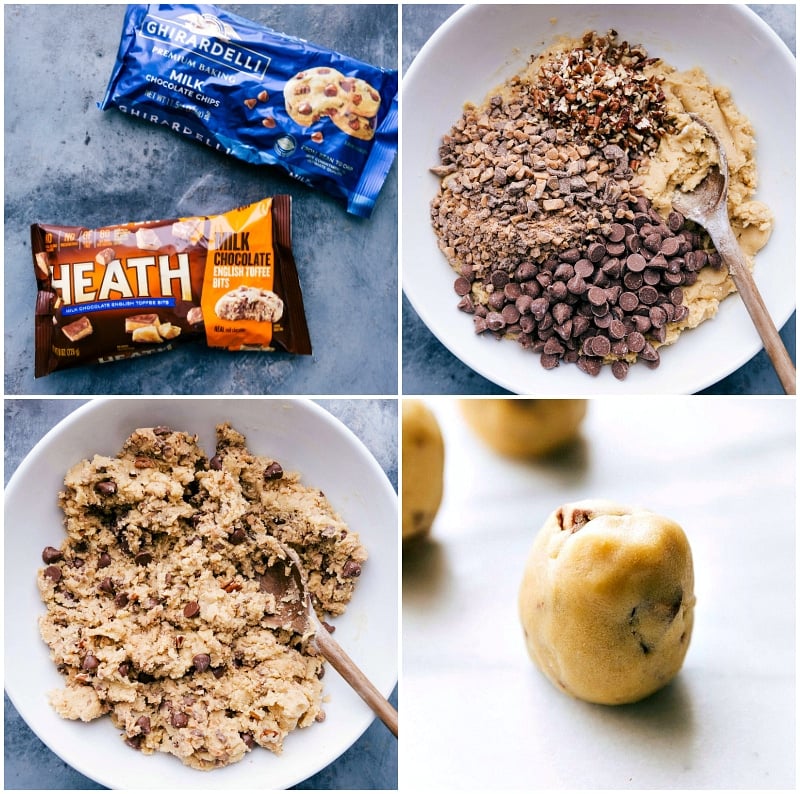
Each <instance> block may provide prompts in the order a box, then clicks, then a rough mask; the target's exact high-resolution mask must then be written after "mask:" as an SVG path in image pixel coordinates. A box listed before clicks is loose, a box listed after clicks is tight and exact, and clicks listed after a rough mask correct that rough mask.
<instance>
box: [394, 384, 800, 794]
mask: <svg viewBox="0 0 800 794" xmlns="http://www.w3.org/2000/svg"><path fill="white" fill-rule="evenodd" d="M429 403H430V404H431V405H432V407H433V408H434V410H435V411H436V413H437V416H438V417H439V420H440V424H441V426H442V430H443V433H444V436H445V440H446V449H447V453H446V478H445V497H444V502H443V504H442V508H441V510H440V512H439V515H438V517H437V521H436V523H435V525H434V530H433V534H432V536H431V537H430V539H429V540H428V541H427V542H424V543H423V544H422V545H421V546H420V547H419V548H416V549H414V550H413V551H411V550H409V549H406V550H405V551H404V557H403V687H404V698H403V708H404V716H403V718H404V722H405V723H406V724H407V725H413V726H414V730H413V731H411V730H409V731H407V732H406V733H405V735H404V737H403V743H402V748H401V752H402V758H403V764H402V773H401V787H402V788H404V789H407V790H412V791H413V790H415V789H418V788H424V789H427V790H435V789H437V788H448V789H459V788H477V789H495V790H496V789H502V788H509V787H516V788H526V789H530V788H601V789H604V788H608V789H612V788H630V789H650V788H679V789H695V788H723V789H725V788H731V789H738V788H744V789H762V788H764V789H770V788H793V787H794V786H795V751H796V744H795V525H796V523H795V503H796V502H795V482H796V472H795V411H796V404H795V402H794V400H788V399H785V398H783V399H781V398H777V399H771V400H770V399H757V400H753V399H748V398H730V399H728V398H703V399H699V398H697V397H694V398H671V399H670V398H667V399H661V400H654V399H648V400H646V401H645V400H637V399H632V400H628V399H622V398H616V399H611V400H600V399H596V400H594V401H592V403H591V405H590V406H589V413H588V416H587V419H586V421H585V423H584V427H583V433H582V438H581V440H580V441H579V442H578V443H576V444H575V445H573V446H571V447H569V448H568V449H566V450H565V451H564V452H563V453H562V454H560V455H558V456H557V457H554V458H551V459H550V460H547V461H542V462H538V463H518V462H511V461H508V460H505V459H502V458H500V457H499V456H497V455H495V454H493V453H491V452H489V451H487V449H486V448H485V447H483V446H482V445H481V443H480V442H479V441H478V440H477V439H476V438H475V437H474V436H472V434H471V432H470V431H469V430H468V429H467V427H466V425H465V424H464V423H463V420H462V418H461V415H460V411H459V409H458V404H457V402H454V401H452V400H450V399H448V398H435V399H432V400H429ZM588 497H604V498H611V499H616V500H618V501H621V502H624V503H625V502H626V503H632V504H637V505H640V506H644V507H648V508H649V509H651V510H653V511H655V512H660V513H663V514H664V515H667V516H669V517H671V518H673V519H675V520H676V521H678V522H679V523H680V524H681V525H682V526H683V527H684V529H685V531H686V533H687V536H688V537H689V540H690V543H691V545H692V549H693V554H694V563H695V576H696V594H697V608H696V623H695V629H694V636H693V639H692V643H691V646H690V648H689V652H688V655H687V658H686V662H685V665H684V668H683V670H682V672H681V673H680V674H679V676H678V677H677V678H676V679H675V681H674V682H673V683H672V684H671V685H669V686H668V687H666V688H665V689H663V690H662V691H661V692H659V693H657V694H656V695H654V696H652V697H651V698H649V699H647V700H645V701H643V702H641V703H639V704H636V705H633V706H622V707H602V706H595V705H589V704H586V703H583V702H580V701H577V700H573V699H571V698H569V697H568V696H566V695H563V694H562V693H560V692H559V691H557V690H556V689H555V688H554V687H552V686H551V684H550V683H549V682H548V681H547V680H546V679H545V678H544V676H542V675H541V674H540V673H539V672H538V670H537V669H536V668H535V667H534V666H533V664H532V663H531V662H530V661H529V660H528V657H527V653H526V650H525V647H524V643H523V640H522V630H521V627H520V624H519V620H518V618H517V604H516V599H517V590H518V587H519V584H520V580H521V575H522V568H523V566H524V562H525V559H526V557H527V554H528V551H529V549H530V545H531V543H532V540H533V536H534V534H535V533H536V531H537V530H538V529H539V527H540V526H541V525H542V523H543V522H544V519H545V518H546V516H547V515H548V514H549V513H550V512H551V511H552V510H553V509H555V508H556V507H557V506H558V505H560V504H561V503H563V502H565V501H572V500H576V499H579V498H588Z"/></svg>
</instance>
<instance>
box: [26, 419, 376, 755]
mask: <svg viewBox="0 0 800 794" xmlns="http://www.w3.org/2000/svg"><path fill="white" fill-rule="evenodd" d="M59 501H60V505H61V508H62V510H63V513H64V526H65V529H66V535H67V537H66V540H65V541H64V542H63V544H62V545H61V547H60V548H55V547H49V546H48V547H47V548H45V549H44V551H43V553H42V559H43V561H44V567H43V568H42V569H41V570H40V571H39V572H38V577H37V582H38V587H39V590H40V592H41V596H42V599H43V600H44V603H45V604H46V608H47V609H46V612H45V614H44V615H43V616H42V617H41V619H40V630H41V634H42V637H43V639H44V640H45V642H46V643H47V645H48V646H49V647H50V652H51V656H52V659H53V661H54V663H55V664H56V665H57V666H58V669H59V671H60V672H61V673H62V674H63V675H64V677H65V685H64V687H63V688H62V689H60V690H57V691H55V692H52V693H50V701H51V703H52V704H53V706H54V708H55V709H56V711H57V712H58V713H59V714H60V715H61V716H62V717H65V718H67V719H75V720H84V721H89V720H93V719H96V718H97V717H100V716H102V715H105V714H108V715H110V718H111V720H112V722H113V724H114V725H115V726H116V727H117V728H118V729H119V730H120V731H121V737H122V739H123V740H124V741H125V742H126V743H127V744H128V745H130V746H131V747H132V748H134V749H137V750H140V751H141V752H143V753H146V754H151V753H154V752H166V753H172V754H173V755H175V756H177V757H178V758H180V759H181V760H182V761H183V762H184V763H185V764H187V765H189V766H191V767H195V768H197V769H214V768H217V767H222V766H225V765H227V764H231V763H233V762H236V761H239V760H240V759H241V758H242V757H243V756H244V755H245V754H246V753H247V752H248V751H249V750H251V749H253V748H255V747H256V746H261V747H265V748H267V749H269V750H271V751H273V752H275V753H280V752H281V750H282V747H283V740H284V738H285V737H286V735H287V734H288V733H289V732H290V731H292V730H294V729H296V728H303V727H307V726H309V725H312V724H313V723H314V722H315V721H319V720H322V719H323V718H324V712H323V711H322V696H323V691H322V682H321V681H320V678H321V677H322V673H323V659H322V657H320V656H319V655H317V653H316V650H315V648H314V646H313V643H311V642H310V638H309V636H308V635H307V632H303V633H298V631H299V629H298V628H297V627H296V626H295V625H294V624H287V623H286V620H285V618H283V619H282V618H281V617H280V615H281V614H283V613H282V611H281V610H280V608H279V604H278V603H277V601H276V594H279V593H280V592H281V591H280V589H279V588H278V587H277V586H276V585H275V576H276V570H280V568H276V564H279V563H280V559H282V558H285V555H281V553H280V550H281V549H283V548H284V547H285V546H289V547H291V548H293V549H295V550H296V551H297V552H298V554H299V556H300V559H301V561H302V563H303V565H304V567H305V569H306V571H307V573H308V585H309V589H310V590H311V593H312V598H313V602H314V605H315V608H316V609H317V612H318V614H319V615H320V617H323V616H325V615H340V614H342V613H343V612H344V611H345V608H346V606H347V604H348V602H349V601H350V598H351V596H352V593H353V589H354V586H355V584H356V582H357V580H358V576H359V575H360V573H361V566H362V565H363V563H364V562H365V560H366V557H367V555H366V551H365V550H364V548H363V546H362V545H361V543H360V542H359V538H358V536H357V534H356V533H354V532H352V531H351V530H350V529H349V528H348V527H347V526H346V525H345V524H344V523H343V522H342V520H341V519H340V518H339V517H338V516H337V514H336V513H335V512H334V510H333V508H332V506H331V505H330V504H329V503H328V501H327V499H326V498H325V497H324V496H323V495H322V493H321V492H320V491H319V490H318V489H315V488H311V487H308V486H306V485H304V484H302V482H301V480H300V476H299V475H298V474H294V473H289V472H284V471H283V468H282V467H281V465H280V463H279V462H277V461H275V460H274V459H272V458H270V457H261V456H256V455H253V454H252V453H251V452H249V451H248V449H247V447H246V445H245V439H244V437H243V436H242V435H241V434H239V433H238V432H237V431H236V430H234V429H233V428H232V427H230V426H229V425H227V424H223V425H220V426H219V427H218V428H217V447H216V451H215V454H214V455H213V456H212V457H211V458H210V459H209V458H207V457H206V455H205V454H204V453H203V451H202V450H201V449H200V448H199V446H198V444H197V438H196V436H193V435H189V434H187V433H184V432H176V431H173V430H171V429H169V428H166V427H154V428H145V429H140V430H136V431H135V432H134V433H133V434H132V435H131V436H130V437H129V438H128V440H127V441H126V442H125V444H124V446H123V448H122V450H121V452H120V453H119V455H118V456H117V457H106V456H102V455H96V456H95V457H94V458H92V459H91V460H84V461H81V462H80V463H78V464H77V465H75V466H74V467H73V468H72V469H70V471H69V472H68V473H67V475H66V478H65V480H64V490H63V491H62V493H61V494H60V496H59Z"/></svg>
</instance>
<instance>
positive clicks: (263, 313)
mask: <svg viewBox="0 0 800 794" xmlns="http://www.w3.org/2000/svg"><path fill="white" fill-rule="evenodd" d="M214 313H215V314H216V315H217V317H219V318H220V319H222V320H233V321H237V320H255V321H256V322H259V323H276V322H278V320H280V319H281V317H283V301H282V300H281V299H280V298H279V297H278V296H277V295H276V294H275V293H274V292H272V291H271V290H267V289H260V288H259V287H250V286H248V285H246V284H242V285H241V286H240V287H237V288H236V289H235V290H231V291H230V292H226V293H225V294H224V295H223V296H222V297H221V298H220V299H219V300H218V301H217V304H216V306H214Z"/></svg>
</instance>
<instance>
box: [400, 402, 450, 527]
mask: <svg viewBox="0 0 800 794" xmlns="http://www.w3.org/2000/svg"><path fill="white" fill-rule="evenodd" d="M443 492H444V439H443V437H442V431H441V429H440V428H439V423H438V422H437V421H436V417H435V416H434V415H433V412H432V411H431V409H430V408H428V406H427V405H425V403H423V402H422V401H421V400H403V540H408V539H410V538H413V537H418V536H421V535H426V534H427V533H428V532H430V529H431V525H432V524H433V520H434V519H435V518H436V513H437V512H438V510H439V506H440V505H441V502H442V494H443Z"/></svg>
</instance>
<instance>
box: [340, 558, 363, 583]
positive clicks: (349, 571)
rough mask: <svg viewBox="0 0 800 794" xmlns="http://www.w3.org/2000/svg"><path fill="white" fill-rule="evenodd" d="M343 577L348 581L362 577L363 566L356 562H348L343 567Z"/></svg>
mask: <svg viewBox="0 0 800 794" xmlns="http://www.w3.org/2000/svg"><path fill="white" fill-rule="evenodd" d="M342 576H344V577H346V578H348V579H352V578H355V577H356V576H361V565H360V564H359V563H357V562H356V561H355V560H348V561H347V562H346V563H345V564H344V566H343V567H342Z"/></svg>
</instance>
